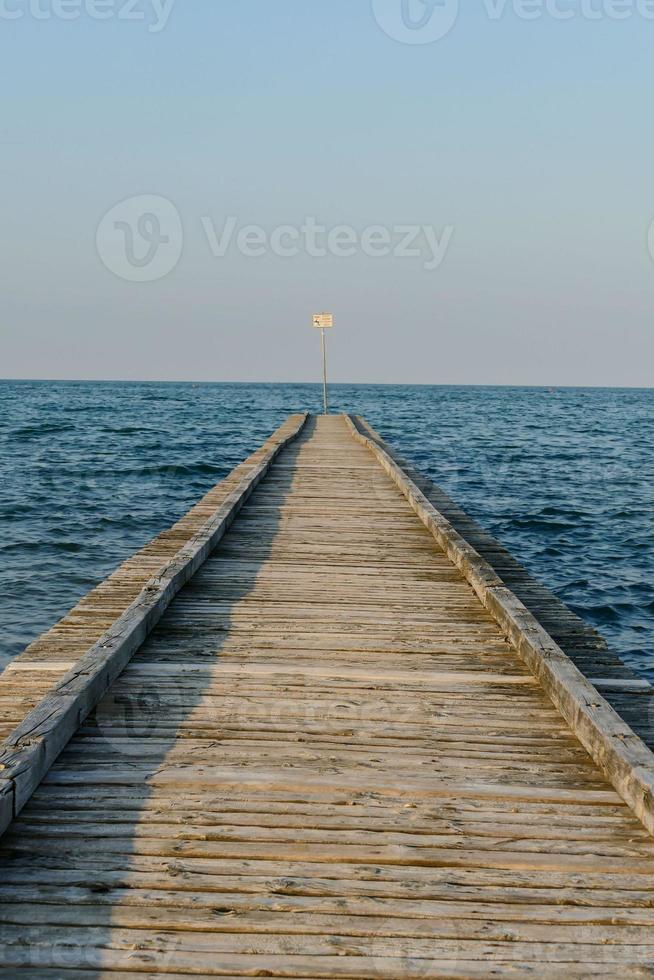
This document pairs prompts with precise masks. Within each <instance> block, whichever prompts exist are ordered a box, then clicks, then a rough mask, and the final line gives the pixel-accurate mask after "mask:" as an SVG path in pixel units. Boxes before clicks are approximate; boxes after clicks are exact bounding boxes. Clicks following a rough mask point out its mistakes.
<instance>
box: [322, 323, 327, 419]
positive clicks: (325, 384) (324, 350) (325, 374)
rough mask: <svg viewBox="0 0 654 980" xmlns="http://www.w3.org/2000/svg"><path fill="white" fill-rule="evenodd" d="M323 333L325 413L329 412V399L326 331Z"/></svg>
mask: <svg viewBox="0 0 654 980" xmlns="http://www.w3.org/2000/svg"><path fill="white" fill-rule="evenodd" d="M320 333H321V334H322V395H323V401H324V403H325V415H328V414H329V402H328V400H327V347H326V344H325V331H324V330H321V331H320Z"/></svg>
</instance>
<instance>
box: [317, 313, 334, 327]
mask: <svg viewBox="0 0 654 980" xmlns="http://www.w3.org/2000/svg"><path fill="white" fill-rule="evenodd" d="M313 325H314V327H317V328H318V329H319V330H329V329H330V328H331V327H333V326H334V317H333V315H332V314H331V313H314V315H313Z"/></svg>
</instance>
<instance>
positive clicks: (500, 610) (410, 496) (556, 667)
mask: <svg viewBox="0 0 654 980" xmlns="http://www.w3.org/2000/svg"><path fill="white" fill-rule="evenodd" d="M346 418H347V423H348V425H349V427H350V430H351V432H352V434H353V436H354V438H356V439H357V440H358V441H359V442H361V443H362V444H363V445H365V446H367V447H368V449H369V450H370V451H371V452H372V454H373V455H374V456H375V458H376V459H378V460H379V462H380V464H381V465H382V467H383V468H384V470H385V472H386V473H388V475H389V476H390V477H391V479H392V480H393V481H394V482H395V484H396V485H397V486H398V487H399V488H400V490H401V491H402V493H403V494H404V495H405V497H406V499H407V500H408V501H409V503H410V504H411V506H412V507H413V509H414V510H415V512H416V514H417V515H418V516H419V517H420V519H421V520H422V522H423V524H424V525H425V527H426V528H428V530H429V531H430V532H431V533H432V534H433V535H434V537H435V539H436V540H437V541H438V543H439V545H440V546H441V547H442V548H443V550H444V551H445V553H446V554H447V555H448V557H449V558H450V559H451V560H452V561H453V562H454V564H455V565H456V566H457V567H458V568H459V569H460V570H461V571H462V572H463V574H464V575H465V577H466V579H467V580H468V581H469V582H470V584H471V585H472V587H473V589H474V590H475V592H476V594H477V595H478V596H479V598H480V600H481V601H482V603H483V604H484V606H485V607H486V608H487V609H488V611H489V612H490V613H491V614H492V615H493V617H494V618H495V619H496V621H497V622H498V624H499V625H500V626H501V628H502V629H503V630H504V632H505V633H506V635H507V637H508V638H509V639H510V641H511V643H512V644H513V646H514V647H515V649H516V650H517V651H518V653H519V654H520V656H521V657H522V658H523V660H524V662H525V663H526V664H527V666H528V667H529V669H530V670H531V671H532V673H533V674H534V676H535V677H536V678H537V679H538V681H539V682H540V684H541V685H542V686H543V689H544V690H545V691H546V693H547V694H548V696H549V697H550V698H551V699H552V701H553V703H554V704H555V706H556V707H557V708H558V710H559V711H560V712H561V714H562V715H563V717H564V718H565V720H566V722H567V723H568V724H569V725H570V727H571V729H572V731H573V732H574V734H575V735H576V736H577V737H578V738H579V740H580V742H581V743H582V745H583V746H584V747H585V748H586V749H587V751H588V752H589V754H590V755H591V757H592V758H593V759H594V761H595V762H596V763H597V764H598V766H600V768H601V769H602V771H603V772H604V773H605V774H606V776H607V777H608V779H609V780H610V782H611V783H612V785H613V786H615V788H616V790H617V791H618V792H619V793H620V795H621V796H622V798H623V799H624V800H625V802H626V803H627V804H628V805H629V806H630V807H631V808H632V809H633V811H634V813H635V814H636V815H637V816H638V818H639V819H640V820H641V821H642V823H643V825H644V826H645V827H646V828H647V830H648V831H649V832H650V833H651V834H654V754H653V753H652V752H651V751H650V750H649V749H648V747H647V746H646V745H645V744H644V743H643V741H642V740H641V739H640V738H639V737H638V736H637V735H636V734H635V733H634V732H633V731H632V730H631V729H630V728H629V726H628V725H627V724H626V723H625V722H624V721H623V719H622V718H620V716H619V715H618V714H617V712H615V711H614V709H613V708H612V707H611V705H610V704H609V703H608V702H607V701H606V700H605V699H604V698H603V697H602V696H601V694H600V693H599V691H598V690H597V689H596V688H595V687H594V686H593V685H592V684H591V682H590V681H589V680H588V679H587V678H586V677H584V675H583V674H582V673H581V671H580V670H578V668H577V667H575V665H574V664H573V663H572V661H571V660H570V658H569V657H568V656H567V655H566V654H565V653H564V651H563V650H562V649H561V648H560V647H559V646H558V644H557V643H555V642H554V640H553V639H552V637H551V636H550V635H549V634H548V633H547V632H546V630H545V629H544V628H543V626H541V624H540V623H539V622H538V620H537V619H536V618H535V616H533V614H532V613H530V612H529V610H528V609H527V607H526V606H525V605H524V604H523V603H522V602H521V601H520V600H519V599H518V598H517V596H515V595H514V593H513V592H511V590H510V589H508V588H507V587H506V586H505V585H504V583H503V581H502V579H501V578H500V577H499V575H497V573H496V572H495V570H494V569H493V568H492V567H491V565H490V564H489V563H488V562H487V561H486V559H484V558H482V556H481V555H480V554H479V553H478V552H477V551H476V550H475V549H474V548H473V547H472V545H470V544H469V543H468V542H467V541H465V540H464V539H463V538H462V537H461V535H460V534H459V533H458V532H457V531H456V530H455V528H454V527H453V526H452V524H451V523H450V522H449V521H448V520H447V518H446V517H444V515H443V514H441V513H439V511H437V510H436V508H435V507H434V506H433V504H432V503H431V502H430V501H429V500H428V499H427V498H426V497H425V495H424V494H423V493H422V492H421V490H420V489H419V488H418V487H417V486H416V484H415V483H414V482H413V481H412V480H411V479H410V478H409V477H408V476H407V474H406V473H405V472H404V471H403V470H402V469H401V468H400V466H399V465H398V464H397V463H396V462H395V461H394V460H393V459H392V458H391V456H390V455H389V454H388V453H387V452H386V450H385V449H384V448H383V447H382V446H381V445H380V444H379V443H378V442H377V441H375V440H373V439H371V438H370V437H369V436H366V435H365V434H364V433H363V432H361V431H359V429H358V428H357V426H356V424H355V421H354V419H353V418H352V417H350V416H347V417H346Z"/></svg>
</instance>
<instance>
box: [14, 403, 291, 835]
mask: <svg viewBox="0 0 654 980" xmlns="http://www.w3.org/2000/svg"><path fill="white" fill-rule="evenodd" d="M306 419H307V416H306V415H303V416H298V418H297V421H296V423H295V424H294V425H293V426H292V429H291V432H290V433H288V434H286V435H284V436H282V437H278V438H275V437H274V436H273V437H272V439H271V440H269V443H270V445H269V448H268V449H267V451H266V453H265V455H264V456H263V458H262V459H261V460H260V462H259V463H258V465H257V466H255V467H253V468H252V470H251V471H250V472H249V473H248V474H247V475H246V476H244V477H243V478H242V480H241V481H240V483H239V484H238V486H237V487H236V488H235V489H234V490H233V491H232V493H231V494H230V495H229V496H228V497H227V499H226V500H225V501H224V503H223V504H222V505H221V506H220V507H219V508H218V510H217V511H216V512H215V513H214V514H212V515H211V517H210V518H209V520H208V521H207V522H206V523H205V524H204V526H203V527H201V528H200V529H199V530H198V531H196V533H195V534H194V535H193V537H192V538H191V539H190V540H189V541H187V542H186V543H185V544H184V545H183V547H182V548H181V549H180V550H179V551H178V552H177V554H176V555H175V556H174V557H173V558H172V559H171V560H170V561H169V562H168V563H167V565H166V566H165V567H164V569H162V570H161V571H160V572H159V573H158V574H157V576H156V577H155V578H153V579H151V580H150V581H149V582H148V583H147V584H146V585H145V586H144V588H143V589H142V591H141V593H140V594H139V595H138V597H137V598H136V599H135V600H134V601H133V602H132V603H131V604H130V605H129V606H128V608H127V609H126V610H125V612H124V613H123V614H122V615H121V616H120V617H119V618H118V619H117V620H116V621H115V622H114V623H113V625H112V626H111V628H110V629H108V630H107V631H106V633H105V634H104V635H103V636H102V637H101V638H100V639H99V640H98V641H97V643H95V644H94V646H93V647H91V649H90V650H89V651H88V653H86V654H85V656H84V657H82V658H81V659H80V660H79V661H78V662H77V663H76V664H75V666H74V667H73V668H72V669H71V670H70V671H68V672H67V673H66V674H65V675H64V676H63V677H62V678H61V680H60V681H59V683H58V684H57V686H56V687H55V688H54V690H53V691H52V692H51V693H49V694H48V695H47V696H46V697H45V698H44V699H43V700H42V701H41V702H40V703H39V704H38V705H37V706H36V707H35V708H34V709H32V711H30V713H29V714H28V715H27V716H26V718H25V719H24V720H23V721H22V722H21V724H20V725H18V727H17V728H16V729H15V730H14V731H13V732H12V733H11V734H10V735H9V736H8V737H7V739H6V740H5V742H4V744H3V746H2V748H1V749H0V771H1V772H2V774H3V778H4V779H5V780H8V781H9V782H11V783H12V785H13V814H11V813H10V811H9V808H8V807H7V806H3V807H2V809H0V834H1V833H3V832H4V831H5V830H6V828H7V826H8V825H9V822H10V819H11V816H12V815H13V816H15V815H16V814H17V813H19V812H20V810H22V808H23V807H24V805H25V803H26V802H27V800H28V799H29V798H30V796H31V795H32V793H33V792H34V790H35V789H36V787H37V786H38V784H39V783H40V782H41V780H42V778H43V776H44V775H45V773H46V772H47V771H48V770H49V769H50V767H51V766H52V764H53V762H54V761H55V759H56V758H57V757H58V756H59V754H60V753H61V751H62V750H63V748H64V747H65V746H66V744H67V743H68V741H69V740H70V738H71V737H72V735H73V734H74V733H75V731H76V730H77V729H78V728H79V726H80V724H81V723H82V721H84V719H85V718H86V717H87V715H88V714H89V712H90V711H92V710H93V708H94V707H95V706H96V704H97V703H98V701H99V700H100V699H101V698H102V696H103V695H104V693H105V692H106V691H107V689H108V688H109V687H110V685H111V684H112V682H113V681H114V680H115V679H116V678H117V677H118V676H119V675H120V674H121V673H122V671H123V670H124V669H125V666H126V665H127V664H128V663H129V661H130V660H131V658H132V656H133V655H134V653H135V651H136V650H138V648H139V647H140V646H141V645H142V643H143V641H144V640H145V638H146V637H147V636H148V635H149V634H150V632H151V631H152V629H153V628H154V627H155V626H156V624H157V623H158V622H159V620H160V619H161V616H162V615H163V613H164V611H165V610H166V609H167V608H168V606H169V605H170V603H171V601H172V600H173V598H174V597H175V596H176V595H177V593H178V592H179V590H180V589H181V588H182V586H183V585H185V584H186V582H188V581H189V580H190V579H191V578H192V577H193V575H194V574H195V573H196V572H197V570H198V568H200V566H201V565H202V564H203V563H204V562H205V561H206V559H207V557H208V556H209V555H210V554H211V553H212V551H213V550H214V549H215V548H216V545H217V544H218V542H219V541H220V540H221V538H222V537H223V535H224V534H225V532H226V531H227V529H228V528H229V527H230V525H231V524H232V522H233V520H234V518H235V516H236V514H237V513H238V512H239V510H240V509H241V507H242V506H243V504H244V503H245V501H246V500H247V499H248V497H249V496H250V494H251V493H252V491H253V490H254V489H255V487H256V486H257V485H258V484H259V483H260V481H261V480H262V479H263V478H264V476H265V475H266V473H267V472H268V470H269V469H270V466H271V464H272V462H273V460H274V459H275V458H276V456H277V455H278V454H279V452H280V451H281V450H282V449H283V448H284V447H285V446H287V445H288V444H289V443H290V442H292V441H293V439H295V438H296V436H297V435H298V434H299V432H301V430H302V428H303V427H304V425H305V422H306ZM3 799H4V796H3ZM8 818H9V819H8Z"/></svg>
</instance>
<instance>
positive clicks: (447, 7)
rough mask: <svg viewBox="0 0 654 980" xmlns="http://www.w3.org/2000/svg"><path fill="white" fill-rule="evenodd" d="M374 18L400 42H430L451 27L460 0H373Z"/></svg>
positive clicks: (443, 35)
mask: <svg viewBox="0 0 654 980" xmlns="http://www.w3.org/2000/svg"><path fill="white" fill-rule="evenodd" d="M372 9H373V13H374V15H375V20H376V21H377V23H378V24H379V26H380V27H381V29H382V30H383V31H384V33H386V34H388V36H389V37H392V38H393V40H394V41H400V42H401V43H402V44H433V42H434V41H440V39H441V38H443V37H445V35H446V34H449V32H450V31H451V30H452V28H453V27H454V25H455V23H456V19H457V17H458V15H459V0H372Z"/></svg>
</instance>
